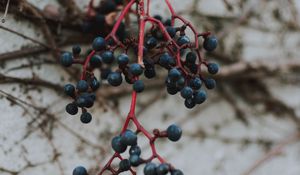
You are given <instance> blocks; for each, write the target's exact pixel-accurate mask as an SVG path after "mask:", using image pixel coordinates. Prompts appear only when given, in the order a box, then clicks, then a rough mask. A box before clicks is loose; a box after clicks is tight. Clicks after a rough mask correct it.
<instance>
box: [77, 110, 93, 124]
mask: <svg viewBox="0 0 300 175" xmlns="http://www.w3.org/2000/svg"><path fill="white" fill-rule="evenodd" d="M80 121H81V122H82V123H84V124H87V123H90V122H91V121H92V115H91V114H90V113H88V112H84V113H82V114H81V116H80Z"/></svg>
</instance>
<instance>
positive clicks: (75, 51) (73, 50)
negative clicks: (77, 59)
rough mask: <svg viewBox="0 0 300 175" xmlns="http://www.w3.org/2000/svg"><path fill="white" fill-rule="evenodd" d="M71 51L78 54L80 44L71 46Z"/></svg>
mask: <svg viewBox="0 0 300 175" xmlns="http://www.w3.org/2000/svg"><path fill="white" fill-rule="evenodd" d="M72 52H73V54H74V55H79V54H80V52H81V48H80V46H79V45H75V46H73V47H72Z"/></svg>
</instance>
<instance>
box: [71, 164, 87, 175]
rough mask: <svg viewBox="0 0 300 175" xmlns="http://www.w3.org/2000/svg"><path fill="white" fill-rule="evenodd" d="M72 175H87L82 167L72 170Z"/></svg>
mask: <svg viewBox="0 0 300 175" xmlns="http://www.w3.org/2000/svg"><path fill="white" fill-rule="evenodd" d="M73 175H88V173H87V171H86V169H85V168H84V167H83V166H78V167H76V168H75V169H74V170H73Z"/></svg>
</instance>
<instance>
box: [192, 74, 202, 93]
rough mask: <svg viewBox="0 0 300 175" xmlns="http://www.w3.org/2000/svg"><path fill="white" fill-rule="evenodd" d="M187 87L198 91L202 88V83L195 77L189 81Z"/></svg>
mask: <svg viewBox="0 0 300 175" xmlns="http://www.w3.org/2000/svg"><path fill="white" fill-rule="evenodd" d="M189 85H190V86H191V87H192V88H193V89H196V90H198V89H200V88H201V86H202V81H201V79H200V78H198V77H196V78H194V79H191V81H190V83H189Z"/></svg>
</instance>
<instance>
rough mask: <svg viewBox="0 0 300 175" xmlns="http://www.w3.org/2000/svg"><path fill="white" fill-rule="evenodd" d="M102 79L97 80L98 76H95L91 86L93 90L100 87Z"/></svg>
mask: <svg viewBox="0 0 300 175" xmlns="http://www.w3.org/2000/svg"><path fill="white" fill-rule="evenodd" d="M100 85H101V84H100V81H98V80H97V78H95V77H94V78H93V79H92V81H91V84H90V86H91V88H92V89H93V91H95V90H97V89H98V88H99V87H100Z"/></svg>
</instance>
